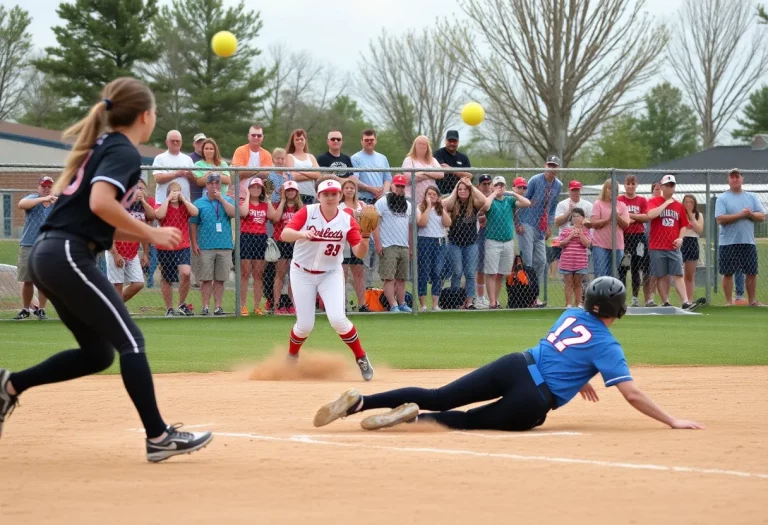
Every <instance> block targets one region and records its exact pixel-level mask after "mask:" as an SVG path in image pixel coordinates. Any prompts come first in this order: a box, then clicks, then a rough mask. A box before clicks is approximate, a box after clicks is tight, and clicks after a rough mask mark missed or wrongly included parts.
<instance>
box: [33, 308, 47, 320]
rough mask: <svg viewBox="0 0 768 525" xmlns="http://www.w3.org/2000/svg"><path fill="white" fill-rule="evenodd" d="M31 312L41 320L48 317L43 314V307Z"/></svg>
mask: <svg viewBox="0 0 768 525" xmlns="http://www.w3.org/2000/svg"><path fill="white" fill-rule="evenodd" d="M33 313H34V314H35V317H37V318H38V319H40V320H41V321H45V320H46V319H48V316H47V315H46V314H45V308H38V309H37V310H35V311H34V312H33Z"/></svg>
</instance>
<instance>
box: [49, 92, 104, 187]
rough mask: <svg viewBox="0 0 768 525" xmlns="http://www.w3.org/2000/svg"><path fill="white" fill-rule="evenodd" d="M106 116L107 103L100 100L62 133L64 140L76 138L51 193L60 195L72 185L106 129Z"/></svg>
mask: <svg viewBox="0 0 768 525" xmlns="http://www.w3.org/2000/svg"><path fill="white" fill-rule="evenodd" d="M106 114H107V103H106V102H105V101H103V100H102V101H101V102H99V103H98V104H94V106H93V107H92V108H91V110H90V111H89V112H88V115H86V117H85V118H84V119H82V120H80V122H78V123H77V124H74V125H73V126H70V127H69V128H67V130H66V131H64V134H63V135H62V137H63V138H64V139H68V138H69V137H77V138H76V139H75V143H74V144H73V145H72V151H71V152H70V154H69V156H68V157H67V162H66V164H65V166H64V171H63V172H62V173H61V175H59V177H58V178H57V179H56V183H55V184H54V185H53V193H55V194H60V193H61V192H62V191H64V190H65V189H66V188H67V186H69V185H70V184H71V183H72V180H73V179H74V178H75V175H76V174H77V170H79V169H80V166H81V165H82V164H83V162H85V159H86V158H87V157H88V153H89V152H90V151H91V149H92V148H93V145H94V144H95V143H96V139H98V138H99V136H100V135H101V134H102V133H104V130H105V129H106V126H107V122H106V121H107V119H106Z"/></svg>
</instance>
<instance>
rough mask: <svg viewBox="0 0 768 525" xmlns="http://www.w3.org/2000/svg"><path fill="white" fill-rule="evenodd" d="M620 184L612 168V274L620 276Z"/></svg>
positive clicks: (616, 276)
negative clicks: (618, 246)
mask: <svg viewBox="0 0 768 525" xmlns="http://www.w3.org/2000/svg"><path fill="white" fill-rule="evenodd" d="M618 197H619V186H618V185H617V184H616V169H615V168H611V207H612V208H613V210H612V213H611V276H612V277H614V278H618V276H619V274H618V270H617V268H616V251H617V246H616V214H617V213H618Z"/></svg>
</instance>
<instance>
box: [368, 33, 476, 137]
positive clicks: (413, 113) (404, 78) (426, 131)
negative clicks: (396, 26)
mask: <svg viewBox="0 0 768 525" xmlns="http://www.w3.org/2000/svg"><path fill="white" fill-rule="evenodd" d="M436 38H437V35H436V32H434V31H422V32H419V33H416V32H414V31H411V32H409V33H407V34H406V35H404V36H393V35H389V34H387V33H386V31H385V32H382V34H381V35H380V36H379V37H377V38H375V39H372V40H371V41H370V43H369V44H368V53H367V55H364V56H363V57H362V58H361V60H360V64H359V68H358V69H359V73H360V77H359V79H358V80H359V88H360V91H361V94H362V97H364V98H365V99H366V100H367V101H368V102H369V103H370V104H371V105H372V106H373V108H374V110H375V111H376V113H377V114H378V117H379V120H381V121H382V122H383V123H384V124H386V125H387V126H389V127H391V128H393V129H394V130H395V131H396V132H397V134H398V135H399V137H400V139H401V140H402V141H403V144H404V145H405V146H406V147H409V148H410V146H411V143H412V142H413V139H414V137H415V136H416V135H426V136H427V137H429V139H430V140H431V141H432V143H433V144H439V143H440V141H441V138H442V134H443V132H444V131H445V129H446V128H447V126H448V121H449V119H450V117H451V116H452V115H454V114H455V113H456V108H457V106H458V105H459V104H460V101H461V99H462V93H461V90H460V89H458V86H459V76H460V75H461V68H460V67H458V66H457V64H456V63H455V62H454V61H452V60H451V59H450V57H449V56H448V55H446V54H445V53H443V51H442V49H441V48H440V46H439V45H438V43H437V40H436Z"/></svg>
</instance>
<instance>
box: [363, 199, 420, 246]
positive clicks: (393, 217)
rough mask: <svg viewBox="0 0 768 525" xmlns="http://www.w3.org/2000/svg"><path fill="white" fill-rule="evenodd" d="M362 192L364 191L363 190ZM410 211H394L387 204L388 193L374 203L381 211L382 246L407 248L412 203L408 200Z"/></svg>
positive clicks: (380, 232)
mask: <svg viewBox="0 0 768 525" xmlns="http://www.w3.org/2000/svg"><path fill="white" fill-rule="evenodd" d="M361 193H362V192H361ZM406 203H407V205H408V211H407V212H406V213H392V210H390V209H389V204H387V196H386V194H385V195H384V196H383V197H382V198H380V199H379V200H377V201H376V204H375V205H374V206H375V207H376V211H377V212H379V216H380V217H381V222H380V223H379V239H380V240H381V246H382V248H387V247H389V246H402V247H404V248H407V247H408V246H409V244H408V232H409V231H410V229H411V213H412V211H413V208H411V203H410V202H407V201H406Z"/></svg>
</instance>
